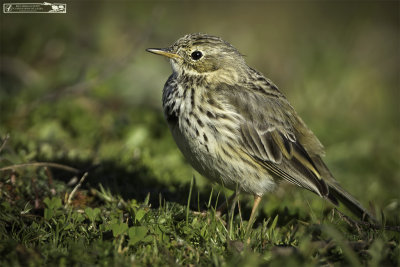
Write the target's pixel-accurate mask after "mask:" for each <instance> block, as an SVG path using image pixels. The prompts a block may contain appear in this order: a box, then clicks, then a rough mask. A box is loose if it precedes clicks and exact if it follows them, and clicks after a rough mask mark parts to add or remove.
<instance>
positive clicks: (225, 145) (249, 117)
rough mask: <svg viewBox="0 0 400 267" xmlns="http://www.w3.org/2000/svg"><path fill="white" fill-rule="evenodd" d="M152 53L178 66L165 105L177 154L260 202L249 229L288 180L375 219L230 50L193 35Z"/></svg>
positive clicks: (292, 115)
mask: <svg viewBox="0 0 400 267" xmlns="http://www.w3.org/2000/svg"><path fill="white" fill-rule="evenodd" d="M147 51H148V52H151V53H155V54H158V55H162V56H165V57H168V58H169V59H170V63H171V65H172V69H173V73H172V75H171V76H170V77H169V79H168V80H167V82H166V84H165V86H164V90H163V99H162V102H163V108H164V114H165V118H166V120H167V122H168V125H169V128H170V130H171V132H172V135H173V137H174V139H175V142H176V143H177V145H178V147H179V149H180V150H181V151H182V153H183V154H184V156H185V157H186V158H187V160H188V161H189V162H190V163H191V164H192V166H193V167H194V168H195V169H196V170H197V171H198V172H199V173H201V174H202V175H203V176H205V177H208V178H209V179H211V180H213V181H216V182H219V183H221V184H222V185H224V186H225V187H227V188H230V189H232V190H236V192H237V194H235V195H238V193H239V192H240V191H243V192H246V193H249V194H252V195H253V196H254V205H253V209H252V212H251V216H250V220H249V226H250V225H251V224H252V222H253V220H254V216H255V213H256V210H257V206H258V204H259V202H260V200H261V197H262V196H263V195H264V194H265V193H267V192H270V191H273V190H274V189H275V188H276V186H277V184H278V183H279V182H280V181H282V180H284V181H288V182H290V183H293V184H296V185H298V186H300V187H303V188H306V189H308V190H310V191H312V192H314V193H316V194H317V195H319V196H321V197H323V198H326V199H328V200H329V201H330V202H332V203H333V204H335V205H338V203H339V202H342V203H343V204H344V205H345V206H346V207H347V208H349V209H350V210H351V211H352V212H353V213H354V214H356V215H357V216H359V217H360V218H363V219H367V218H373V217H372V216H371V215H370V214H369V212H368V211H367V210H365V209H364V208H363V207H362V206H361V204H360V203H359V202H358V201H357V200H356V199H355V198H354V197H352V196H351V195H350V194H349V193H348V192H346V191H345V190H344V189H343V188H342V187H340V186H339V184H338V182H337V181H336V180H335V179H334V178H333V176H332V174H331V173H330V172H329V170H328V168H327V167H326V165H325V164H324V162H323V161H322V159H321V157H322V156H323V155H324V148H323V146H322V144H321V143H320V141H319V140H318V139H317V137H316V136H315V135H314V134H313V132H312V131H311V130H310V129H308V127H307V126H306V125H305V123H304V122H303V120H302V119H301V118H300V117H299V116H298V115H297V113H296V111H295V110H294V109H293V107H292V106H291V105H290V103H289V102H288V100H287V99H286V98H285V96H284V95H283V94H282V93H281V92H280V91H279V90H278V88H277V87H276V85H274V84H273V83H272V82H271V80H269V79H268V78H266V77H264V76H263V75H262V74H261V73H259V72H258V71H256V70H254V69H252V68H251V67H249V66H248V65H247V64H246V62H245V61H244V59H243V57H242V55H241V54H240V53H239V52H238V51H237V50H236V49H235V48H234V47H233V46H232V45H231V44H229V43H227V42H225V41H224V40H222V39H221V38H219V37H216V36H211V35H207V34H189V35H186V36H184V37H182V38H180V39H179V40H177V41H176V42H175V43H174V44H173V45H172V46H170V47H168V48H162V49H160V48H149V49H147Z"/></svg>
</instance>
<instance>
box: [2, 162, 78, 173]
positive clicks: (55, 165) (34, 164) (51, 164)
mask: <svg viewBox="0 0 400 267" xmlns="http://www.w3.org/2000/svg"><path fill="white" fill-rule="evenodd" d="M41 166H44V167H53V168H57V169H62V170H66V171H69V172H73V173H79V172H80V171H79V170H78V169H76V168H73V167H70V166H67V165H64V164H59V163H54V162H31V163H22V164H15V165H10V166H7V167H3V168H0V171H7V170H14V169H17V168H24V167H41Z"/></svg>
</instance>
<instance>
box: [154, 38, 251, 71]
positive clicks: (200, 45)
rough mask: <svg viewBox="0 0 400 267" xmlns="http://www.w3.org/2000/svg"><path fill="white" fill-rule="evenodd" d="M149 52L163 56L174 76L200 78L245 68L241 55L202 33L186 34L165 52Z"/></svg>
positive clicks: (157, 49)
mask: <svg viewBox="0 0 400 267" xmlns="http://www.w3.org/2000/svg"><path fill="white" fill-rule="evenodd" d="M147 51H148V52H151V53H154V54H158V55H162V56H166V57H168V58H170V62H171V65H172V68H173V70H174V72H176V73H177V74H178V75H180V74H183V73H185V74H189V75H190V74H192V75H202V74H210V73H214V72H217V71H219V72H220V73H221V74H222V73H224V72H225V73H226V72H231V74H233V73H232V72H236V71H239V70H240V69H241V67H242V66H246V64H245V62H244V60H243V57H242V55H241V54H240V53H239V52H238V51H237V50H236V48H234V47H233V46H232V45H231V44H229V43H228V42H225V41H224V40H222V39H221V38H219V37H216V36H211V35H207V34H202V33H195V34H188V35H185V36H184V37H182V38H180V39H178V40H177V41H176V42H175V43H174V44H173V45H172V46H170V47H167V48H148V49H147Z"/></svg>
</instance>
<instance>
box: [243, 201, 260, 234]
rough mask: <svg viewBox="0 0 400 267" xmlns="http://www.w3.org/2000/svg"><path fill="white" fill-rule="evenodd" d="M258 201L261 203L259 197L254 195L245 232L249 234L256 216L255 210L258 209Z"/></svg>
mask: <svg viewBox="0 0 400 267" xmlns="http://www.w3.org/2000/svg"><path fill="white" fill-rule="evenodd" d="M260 201H261V197H260V196H258V195H254V203H253V208H252V209H251V214H250V219H249V224H248V225H247V230H246V232H249V231H250V229H251V227H252V226H253V223H254V220H255V218H256V214H257V208H258V205H259V204H260Z"/></svg>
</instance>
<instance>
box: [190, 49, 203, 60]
mask: <svg viewBox="0 0 400 267" xmlns="http://www.w3.org/2000/svg"><path fill="white" fill-rule="evenodd" d="M190 56H191V57H192V58H193V60H199V59H200V58H201V57H202V56H203V54H202V53H201V52H200V51H197V50H196V51H194V52H193V53H192V54H191V55H190Z"/></svg>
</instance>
